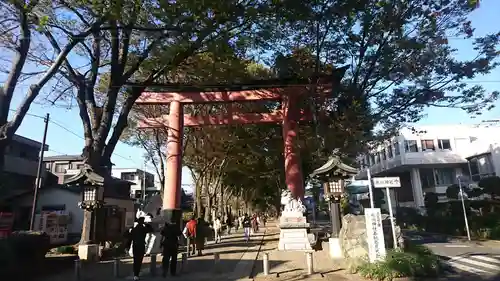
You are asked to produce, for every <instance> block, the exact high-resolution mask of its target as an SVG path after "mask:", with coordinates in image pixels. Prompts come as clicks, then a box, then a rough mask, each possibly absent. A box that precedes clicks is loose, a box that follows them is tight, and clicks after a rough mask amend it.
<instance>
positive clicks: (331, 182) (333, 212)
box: [311, 156, 358, 258]
mask: <svg viewBox="0 0 500 281" xmlns="http://www.w3.org/2000/svg"><path fill="white" fill-rule="evenodd" d="M357 173H358V169H356V168H354V167H351V166H349V165H347V164H345V163H343V162H342V161H341V160H340V158H339V157H337V156H332V157H330V158H329V159H328V161H327V162H326V163H325V164H324V165H323V166H321V167H319V168H318V169H316V170H314V171H313V172H312V174H311V178H317V179H319V180H320V181H322V182H323V188H324V193H325V195H324V196H325V200H326V201H328V204H329V207H330V222H331V226H332V233H331V238H330V239H329V244H330V256H331V257H332V258H339V257H342V252H341V249H340V241H339V233H340V227H341V218H340V201H341V199H342V196H343V194H344V187H345V180H346V179H349V178H351V177H353V176H354V175H356V174H357Z"/></svg>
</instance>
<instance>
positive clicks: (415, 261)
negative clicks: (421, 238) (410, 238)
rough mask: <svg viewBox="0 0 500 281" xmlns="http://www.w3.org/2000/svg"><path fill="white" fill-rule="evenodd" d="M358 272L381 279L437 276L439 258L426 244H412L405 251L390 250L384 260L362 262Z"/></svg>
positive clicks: (370, 277)
mask: <svg viewBox="0 0 500 281" xmlns="http://www.w3.org/2000/svg"><path fill="white" fill-rule="evenodd" d="M357 272H358V273H359V274H360V275H361V276H363V277H365V278H369V279H374V280H379V281H382V280H384V281H390V280H392V279H394V278H399V277H436V276H437V275H439V258H438V257H437V256H436V255H434V254H433V253H432V251H431V250H429V249H428V248H426V247H424V246H421V245H410V246H409V247H408V248H407V249H405V251H404V252H403V251H400V250H391V251H389V252H388V253H387V257H386V259H385V260H384V261H380V262H375V263H369V262H364V263H362V264H361V265H359V266H358V268H357Z"/></svg>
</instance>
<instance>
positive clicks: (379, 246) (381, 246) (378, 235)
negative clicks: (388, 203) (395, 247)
mask: <svg viewBox="0 0 500 281" xmlns="http://www.w3.org/2000/svg"><path fill="white" fill-rule="evenodd" d="M365 222H366V235H367V239H366V242H367V243H368V257H369V258H370V262H375V261H381V260H384V259H385V255H386V252H385V240H384V229H383V228H382V213H381V212H380V209H379V208H366V209H365Z"/></svg>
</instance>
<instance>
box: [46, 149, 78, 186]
mask: <svg viewBox="0 0 500 281" xmlns="http://www.w3.org/2000/svg"><path fill="white" fill-rule="evenodd" d="M43 162H44V164H45V168H46V169H47V171H49V172H51V173H52V174H54V175H56V176H57V178H58V183H59V184H62V183H63V182H64V180H65V179H67V178H70V177H71V176H73V175H76V174H78V171H80V169H81V168H82V167H83V157H82V156H81V155H57V156H46V157H43Z"/></svg>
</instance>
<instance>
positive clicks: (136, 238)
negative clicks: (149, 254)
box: [127, 217, 153, 280]
mask: <svg viewBox="0 0 500 281" xmlns="http://www.w3.org/2000/svg"><path fill="white" fill-rule="evenodd" d="M151 232H153V228H152V227H151V225H150V224H146V223H145V222H144V217H140V218H138V219H137V225H136V226H134V228H132V229H131V230H130V232H129V237H130V238H129V240H128V245H127V248H130V247H132V254H133V256H134V257H133V259H134V265H133V268H134V280H139V274H140V273H141V267H142V259H143V258H144V255H145V254H146V235H147V234H148V233H151Z"/></svg>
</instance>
